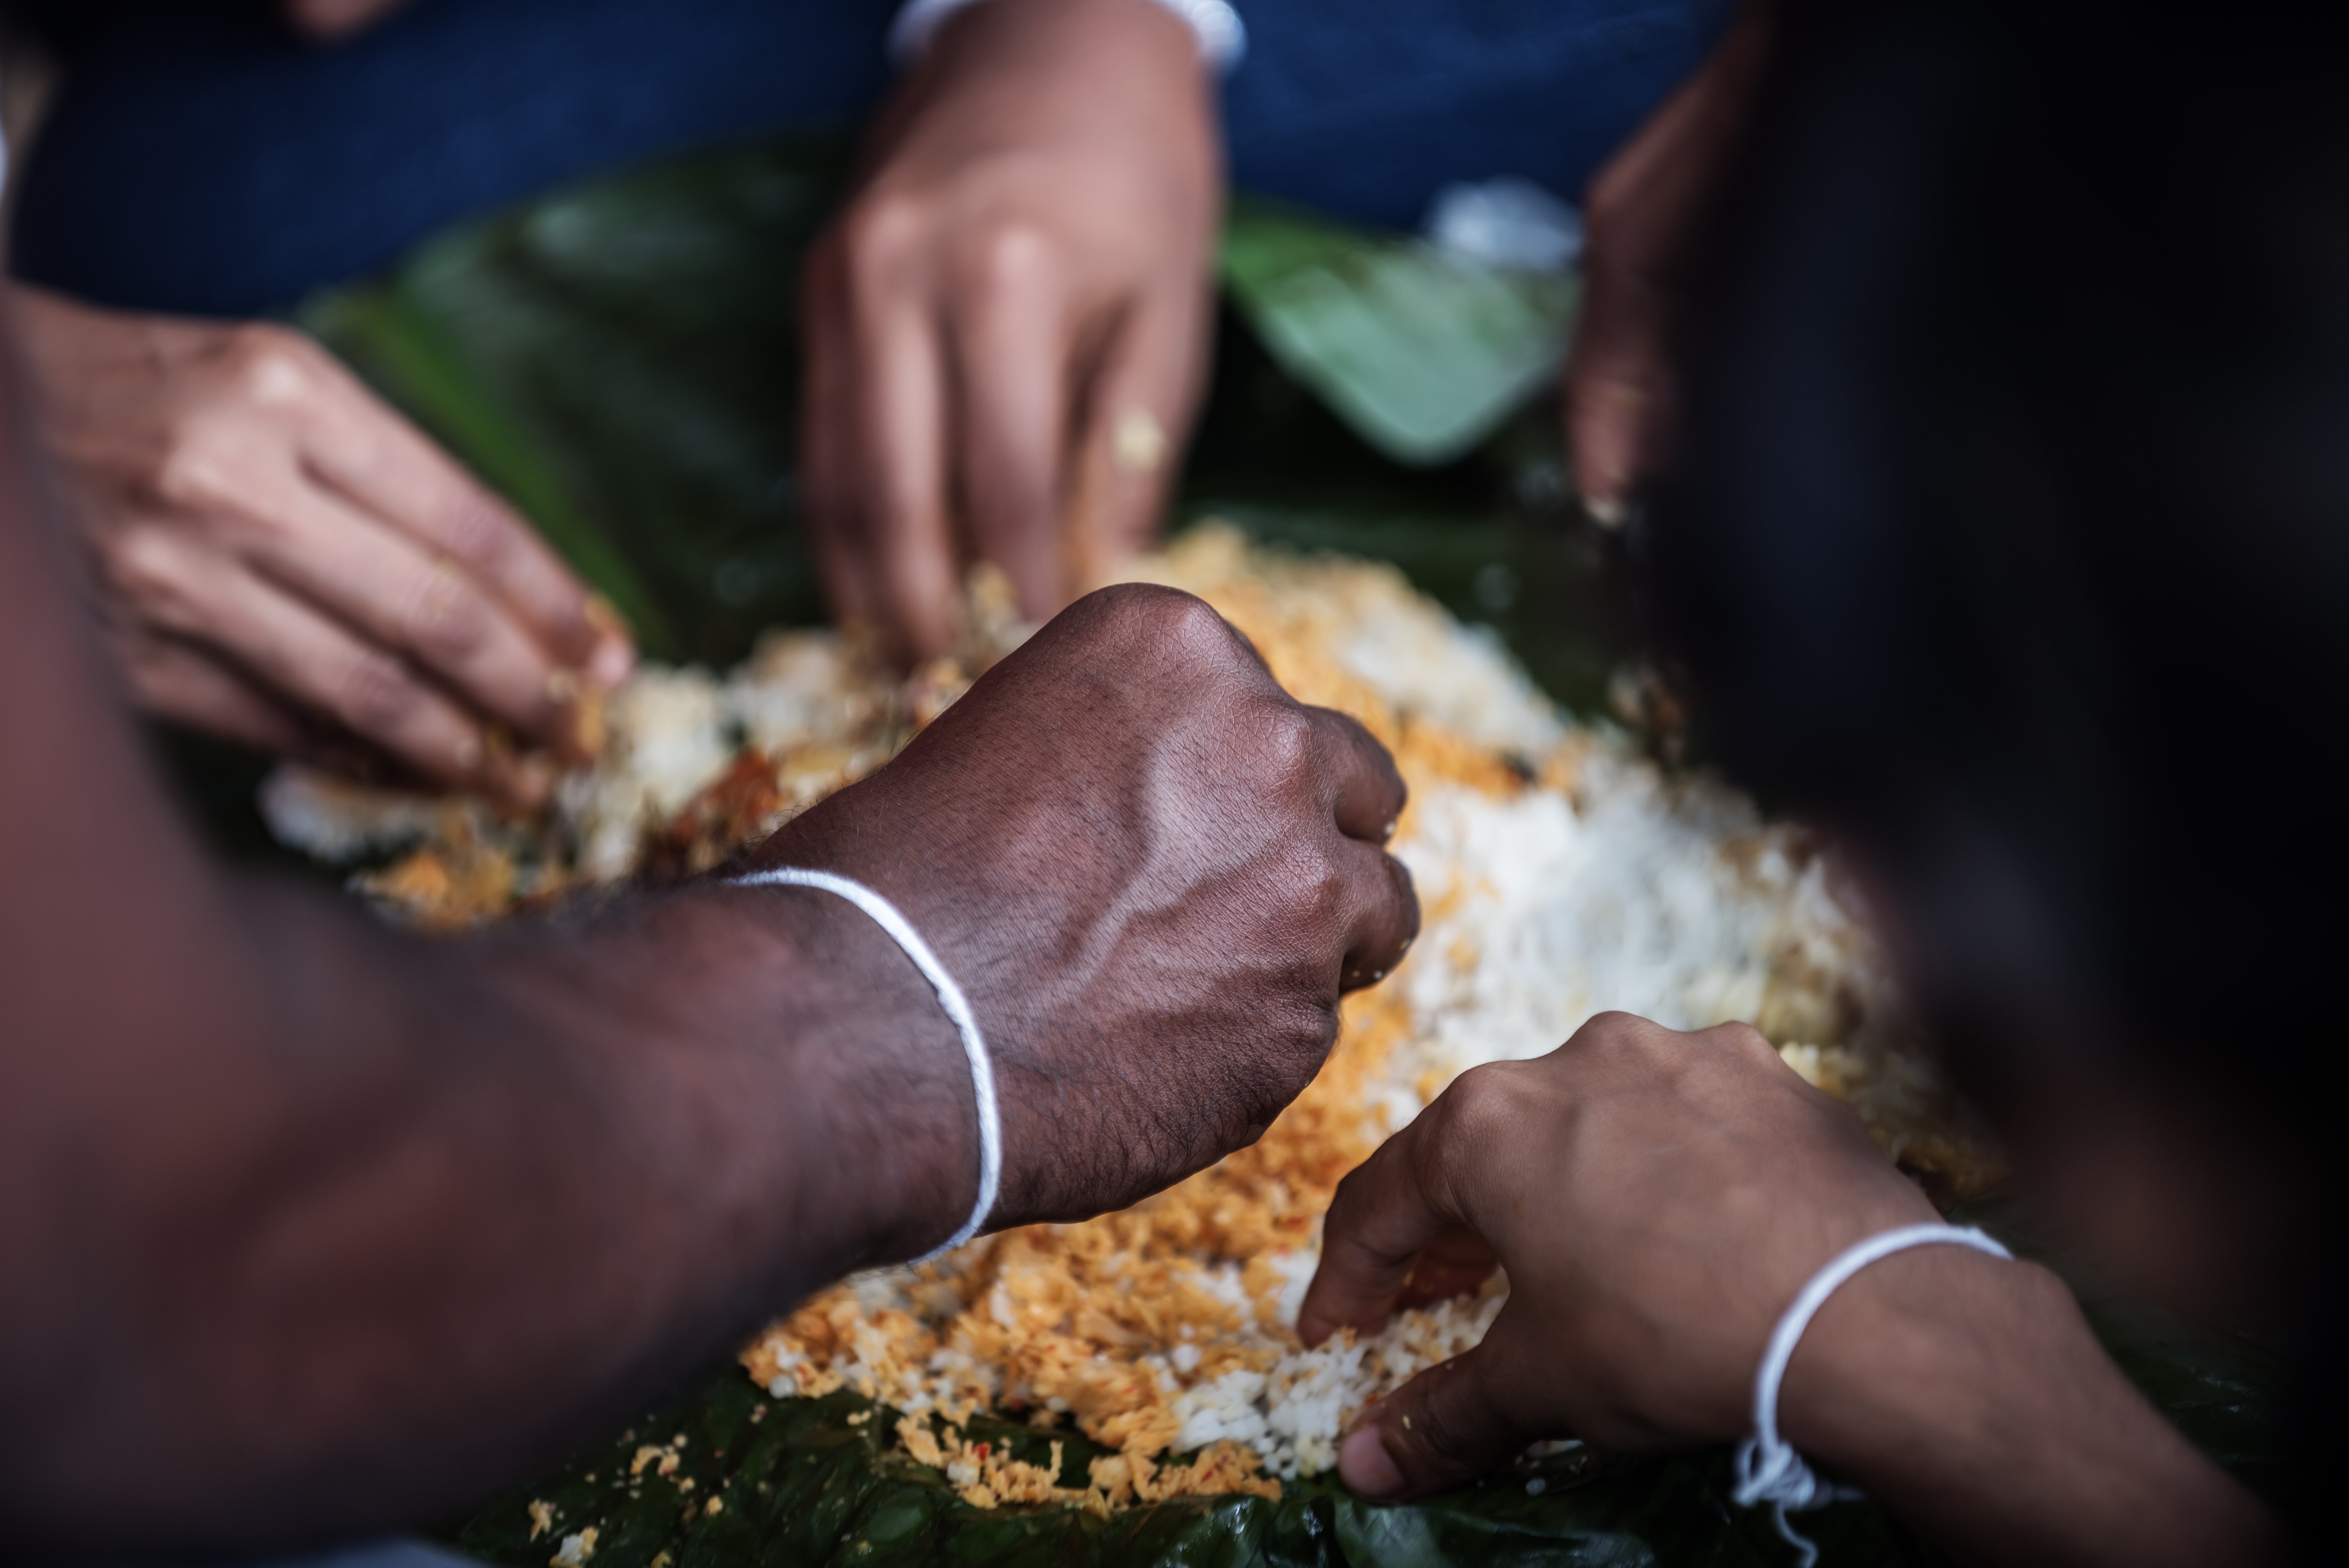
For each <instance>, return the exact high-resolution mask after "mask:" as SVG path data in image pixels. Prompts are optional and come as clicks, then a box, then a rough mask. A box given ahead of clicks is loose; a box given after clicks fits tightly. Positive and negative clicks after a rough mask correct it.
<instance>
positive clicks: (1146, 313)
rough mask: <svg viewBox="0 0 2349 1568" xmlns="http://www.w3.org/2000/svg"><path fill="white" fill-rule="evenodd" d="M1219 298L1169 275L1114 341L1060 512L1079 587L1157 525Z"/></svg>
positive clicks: (1138, 545)
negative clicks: (1214, 304)
mask: <svg viewBox="0 0 2349 1568" xmlns="http://www.w3.org/2000/svg"><path fill="white" fill-rule="evenodd" d="M1210 303H1211V296H1210V294H1208V291H1207V290H1206V287H1205V285H1204V284H1203V283H1202V282H1201V280H1200V279H1199V278H1198V277H1196V276H1194V275H1192V274H1190V273H1183V274H1180V275H1174V274H1170V279H1169V281H1168V282H1167V283H1166V284H1164V285H1163V286H1161V287H1159V288H1157V289H1155V290H1154V291H1153V293H1152V294H1149V295H1148V296H1146V297H1145V298H1144V299H1143V302H1142V304H1140V305H1139V306H1138V307H1137V308H1136V309H1134V310H1133V311H1132V312H1130V313H1129V314H1128V315H1127V316H1126V318H1125V319H1124V320H1123V322H1121V323H1120V325H1119V330H1118V331H1117V332H1116V334H1115V335H1113V336H1112V339H1111V341H1110V343H1109V346H1108V350H1107V353H1106V355H1105V356H1104V357H1103V359H1102V366H1101V369H1100V371H1099V373H1098V374H1097V375H1096V376H1095V377H1093V378H1092V386H1091V387H1090V390H1089V395H1088V397H1087V398H1086V404H1085V414H1084V428H1083V429H1082V430H1081V432H1080V433H1079V437H1078V440H1077V447H1076V451H1075V453H1074V457H1073V460H1072V463H1071V479H1070V482H1069V486H1068V500H1067V502H1066V505H1065V508H1064V510H1063V513H1062V517H1061V537H1062V539H1063V541H1064V546H1063V553H1064V557H1065V561H1066V571H1067V573H1068V592H1069V593H1071V595H1074V594H1078V593H1090V592H1091V591H1092V589H1094V588H1097V587H1099V586H1100V585H1101V584H1102V583H1105V582H1107V581H1108V580H1109V578H1110V575H1111V574H1112V573H1113V572H1115V571H1116V569H1117V567H1118V565H1119V564H1120V563H1121V562H1123V561H1124V560H1125V559H1126V558H1128V557H1129V556H1132V555H1133V554H1135V553H1137V552H1140V551H1142V550H1143V549H1144V548H1146V547H1147V546H1148V544H1149V542H1150V540H1151V538H1152V536H1153V535H1154V534H1155V533H1156V532H1157V530H1158V524H1159V521H1160V519H1161V518H1162V517H1163V516H1164V511H1165V506H1166V496H1167V492H1168V490H1169V489H1170V488H1171V486H1172V484H1173V482H1174V473H1175V469H1176V467H1177V463H1178V459H1179V458H1180V457H1181V449H1182V447H1183V443H1184V440H1185V437H1186V436H1187V435H1188V433H1189V429H1190V424H1191V418H1192V415H1193V413H1194V412H1195V409H1196V407H1197V404H1198V397H1199V387H1200V386H1201V385H1202V384H1203V382H1204V379H1205V375H1206V362H1207V352H1208V349H1207V344H1208V337H1207V332H1206V324H1207V322H1208V321H1209V320H1210V316H1209V312H1208V307H1209V304H1210Z"/></svg>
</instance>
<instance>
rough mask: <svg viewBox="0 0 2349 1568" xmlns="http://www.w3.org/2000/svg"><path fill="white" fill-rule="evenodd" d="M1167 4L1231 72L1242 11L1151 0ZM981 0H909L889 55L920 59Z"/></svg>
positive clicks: (1204, 55) (1243, 48)
mask: <svg viewBox="0 0 2349 1568" xmlns="http://www.w3.org/2000/svg"><path fill="white" fill-rule="evenodd" d="M1150 3H1151V4H1152V5H1160V6H1164V8H1165V9H1167V10H1168V11H1171V12H1173V13H1174V15H1176V16H1177V17H1179V18H1181V19H1182V22H1183V25H1184V26H1186V27H1189V28H1190V29H1191V35H1192V36H1194V37H1195V38H1197V39H1198V40H1199V57H1200V58H1201V59H1202V60H1205V61H1206V63H1207V64H1208V65H1211V66H1213V67H1215V68H1216V71H1218V72H1219V73H1220V72H1228V71H1229V70H1230V69H1231V68H1232V67H1234V66H1237V65H1238V64H1239V63H1240V57H1241V56H1243V55H1245V54H1247V27H1246V26H1243V25H1242V24H1241V22H1240V14H1239V13H1238V12H1237V11H1235V10H1233V9H1232V7H1231V5H1230V4H1229V0H1150ZM967 5H978V0H906V3H905V9H904V10H902V11H900V12H898V13H897V19H896V21H895V22H893V23H891V24H890V26H889V57H890V58H892V59H895V60H899V61H907V60H917V59H919V58H921V57H922V53H923V51H925V50H926V49H927V48H928V47H929V46H930V40H931V39H932V38H934V37H936V36H937V31H938V29H939V28H940V27H941V26H945V24H946V20H947V17H949V16H951V15H954V14H955V13H956V12H957V11H959V10H961V9H963V8H964V7H965V6H967Z"/></svg>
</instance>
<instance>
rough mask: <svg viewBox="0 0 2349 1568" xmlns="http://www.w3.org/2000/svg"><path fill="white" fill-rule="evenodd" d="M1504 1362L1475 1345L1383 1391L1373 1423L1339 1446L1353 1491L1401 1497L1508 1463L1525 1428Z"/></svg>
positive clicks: (1384, 1497) (1341, 1470)
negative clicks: (1514, 1405)
mask: <svg viewBox="0 0 2349 1568" xmlns="http://www.w3.org/2000/svg"><path fill="white" fill-rule="evenodd" d="M1503 1365H1504V1364H1503V1360H1502V1357H1499V1356H1498V1355H1497V1354H1495V1351H1494V1350H1493V1349H1492V1348H1491V1347H1490V1346H1489V1345H1487V1346H1478V1347H1477V1348H1476V1349H1474V1350H1471V1351H1469V1352H1467V1353H1466V1354H1464V1355H1461V1356H1455V1357H1453V1358H1452V1359H1451V1360H1449V1361H1446V1362H1444V1363H1443V1364H1441V1365H1440V1366H1435V1367H1429V1368H1428V1369H1427V1370H1426V1371H1424V1372H1423V1373H1421V1374H1420V1375H1419V1376H1418V1377H1413V1379H1412V1380H1411V1381H1410V1382H1408V1383H1405V1384H1404V1385H1403V1386H1402V1387H1400V1388H1398V1389H1396V1390H1395V1391H1394V1392H1393V1393H1392V1394H1390V1395H1388V1396H1387V1397H1386V1398H1385V1399H1384V1400H1382V1401H1381V1403H1380V1405H1379V1406H1378V1415H1377V1419H1376V1421H1375V1423H1374V1424H1371V1425H1369V1426H1364V1427H1362V1428H1360V1429H1357V1430H1356V1431H1354V1432H1353V1433H1352V1434H1351V1435H1350V1436H1349V1437H1348V1438H1347V1439H1346V1440H1345V1442H1344V1443H1343V1444H1342V1445H1340V1448H1339V1450H1338V1474H1339V1476H1340V1479H1342V1480H1344V1481H1345V1483H1346V1485H1347V1487H1348V1489H1349V1490H1350V1491H1353V1492H1354V1493H1355V1494H1356V1495H1357V1496H1360V1497H1371V1498H1378V1499H1380V1500H1381V1501H1402V1500H1404V1499H1407V1498H1414V1497H1425V1496H1426V1495H1428V1494H1429V1493H1431V1492H1438V1491H1448V1490H1450V1489H1451V1488H1453V1487H1455V1486H1458V1485H1460V1484H1462V1483H1463V1482H1464V1481H1469V1480H1475V1478H1476V1477H1478V1476H1481V1475H1484V1474H1485V1473H1486V1472H1487V1471H1489V1470H1494V1469H1495V1468H1496V1467H1498V1466H1500V1465H1502V1464H1505V1463H1506V1462H1507V1460H1508V1459H1509V1456H1510V1455H1512V1454H1514V1453H1516V1451H1517V1449H1521V1448H1523V1447H1524V1446H1525V1444H1526V1441H1527V1440H1528V1434H1527V1432H1526V1429H1525V1427H1524V1426H1523V1424H1522V1423H1521V1422H1519V1421H1518V1420H1517V1418H1516V1417H1515V1415H1514V1414H1513V1413H1512V1409H1511V1406H1512V1403H1513V1401H1512V1400H1511V1399H1510V1398H1509V1397H1508V1390H1507V1387H1506V1383H1507V1377H1506V1373H1505V1372H1504V1371H1503Z"/></svg>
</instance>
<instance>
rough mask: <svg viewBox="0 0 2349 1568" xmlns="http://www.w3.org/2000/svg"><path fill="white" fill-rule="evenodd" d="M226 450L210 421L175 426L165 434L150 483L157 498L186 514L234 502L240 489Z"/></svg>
mask: <svg viewBox="0 0 2349 1568" xmlns="http://www.w3.org/2000/svg"><path fill="white" fill-rule="evenodd" d="M224 448H225V443H223V442H222V441H220V440H219V439H218V438H217V427H216V426H215V425H214V424H213V423H212V420H210V419H206V418H190V419H183V420H181V421H179V422H177V423H175V424H173V425H172V427H171V429H170V430H169V431H167V432H166V433H165V435H164V438H163V448H162V450H161V452H160V453H159V454H158V455H157V457H156V459H155V468H154V471H153V476H152V478H151V479H150V490H152V492H153V494H154V497H155V499H156V500H160V501H161V502H162V503H163V504H164V505H166V506H169V507H172V508H175V509H178V510H181V511H211V510H213V509H215V508H217V507H220V506H222V505H225V504H227V503H229V502H231V501H233V500H234V498H235V494H236V489H237V486H236V481H235V479H234V477H233V474H232V472H231V470H230V467H229V462H228V459H227V454H226V451H225V449H224Z"/></svg>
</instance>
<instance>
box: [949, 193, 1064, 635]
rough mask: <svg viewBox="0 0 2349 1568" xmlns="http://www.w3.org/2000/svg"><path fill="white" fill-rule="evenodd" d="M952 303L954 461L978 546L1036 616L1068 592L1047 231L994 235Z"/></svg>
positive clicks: (1055, 316) (1053, 277)
mask: <svg viewBox="0 0 2349 1568" xmlns="http://www.w3.org/2000/svg"><path fill="white" fill-rule="evenodd" d="M985 252H986V253H985V254H984V255H983V256H982V258H981V259H980V260H979V261H978V263H975V264H974V267H973V269H972V273H971V274H970V275H968V276H966V277H964V278H962V279H960V280H958V284H957V291H958V294H960V296H961V297H960V300H959V301H958V303H957V309H956V310H955V312H954V313H953V323H954V325H953V328H952V331H953V334H954V340H955V341H954V350H955V354H954V371H955V393H956V396H955V403H954V425H955V429H954V443H955V448H956V468H955V472H956V476H957V480H959V490H960V495H961V500H962V506H963V517H964V521H965V523H966V525H967V526H968V530H969V538H970V543H971V547H972V550H973V552H975V553H976V554H977V555H978V557H979V558H980V559H982V560H986V561H991V562H994V563H995V564H996V565H998V566H999V567H1001V568H1002V569H1003V572H1004V574H1005V575H1006V576H1008V577H1009V578H1010V580H1011V586H1012V591H1013V593H1014V594H1015V595H1016V596H1017V598H1018V600H1019V612H1020V614H1022V615H1024V616H1026V617H1027V618H1028V619H1029V620H1030V621H1033V622H1035V623H1037V624H1042V623H1043V622H1045V621H1049V620H1050V619H1051V618H1052V617H1053V616H1054V615H1056V614H1060V612H1061V609H1062V608H1064V607H1065V606H1066V604H1067V603H1068V598H1069V592H1068V591H1069V584H1068V582H1067V574H1066V572H1065V569H1064V567H1063V565H1062V562H1061V538H1060V527H1061V521H1060V504H1059V503H1060V476H1061V440H1062V438H1063V436H1064V434H1065V432H1066V430H1067V423H1068V378H1069V373H1070V366H1069V343H1068V334H1067V329H1066V320H1067V315H1068V311H1067V306H1066V301H1065V299H1064V298H1063V297H1062V294H1063V292H1064V291H1063V290H1062V289H1061V285H1060V283H1059V278H1058V274H1057V271H1056V269H1055V268H1054V267H1053V265H1052V263H1051V261H1050V257H1049V256H1047V255H1046V254H1045V253H1044V246H1043V241H1042V239H1041V237H1040V236H1039V235H1037V234H1034V233H1032V232H1028V231H1024V230H1014V231H1011V232H1007V233H1003V234H999V235H997V236H995V237H993V238H992V239H991V240H990V241H989V242H988V245H987V246H986V247H985Z"/></svg>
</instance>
